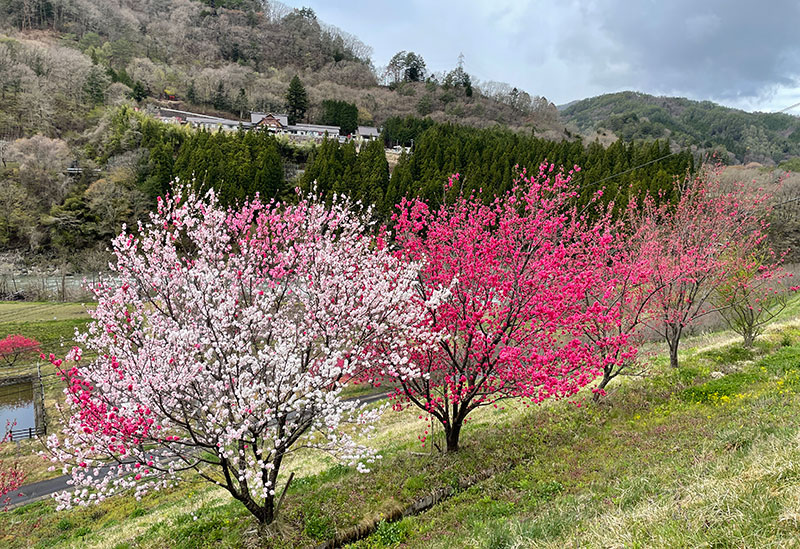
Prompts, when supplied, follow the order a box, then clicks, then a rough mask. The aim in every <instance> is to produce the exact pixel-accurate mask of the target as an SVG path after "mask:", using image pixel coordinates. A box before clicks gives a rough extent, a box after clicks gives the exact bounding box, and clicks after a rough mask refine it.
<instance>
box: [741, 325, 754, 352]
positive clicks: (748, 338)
mask: <svg viewBox="0 0 800 549" xmlns="http://www.w3.org/2000/svg"><path fill="white" fill-rule="evenodd" d="M742 337H743V338H744V342H743V343H742V347H744V348H745V349H749V348H751V347H752V346H753V343H755V341H756V335H755V334H754V333H753V330H750V329H747V328H745V330H744V333H742Z"/></svg>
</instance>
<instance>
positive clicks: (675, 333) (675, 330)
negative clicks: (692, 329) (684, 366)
mask: <svg viewBox="0 0 800 549" xmlns="http://www.w3.org/2000/svg"><path fill="white" fill-rule="evenodd" d="M682 331H683V327H682V326H680V325H677V326H675V325H669V326H667V330H666V340H667V345H668V346H669V365H670V366H672V367H673V368H677V367H678V344H679V343H680V341H681V332H682Z"/></svg>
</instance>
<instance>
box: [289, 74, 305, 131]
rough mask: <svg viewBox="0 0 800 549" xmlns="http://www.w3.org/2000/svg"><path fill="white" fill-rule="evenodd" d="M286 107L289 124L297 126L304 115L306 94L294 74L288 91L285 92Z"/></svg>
mask: <svg viewBox="0 0 800 549" xmlns="http://www.w3.org/2000/svg"><path fill="white" fill-rule="evenodd" d="M286 106H287V111H288V114H289V124H297V123H298V122H299V121H301V120H302V119H303V117H304V116H305V115H306V110H307V109H308V94H307V93H306V88H305V87H304V86H303V83H302V82H301V81H300V78H298V76H297V75H296V74H295V75H294V78H292V81H291V82H290V83H289V90H288V91H287V92H286Z"/></svg>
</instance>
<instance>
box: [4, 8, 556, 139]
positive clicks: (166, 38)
mask: <svg viewBox="0 0 800 549" xmlns="http://www.w3.org/2000/svg"><path fill="white" fill-rule="evenodd" d="M371 53H372V50H371V48H370V47H369V46H367V45H365V44H364V43H362V42H361V41H360V40H359V39H358V38H356V37H355V36H353V35H351V34H349V33H347V32H346V31H344V30H341V29H338V28H336V27H333V26H331V25H328V24H326V23H325V22H323V21H321V20H319V19H318V18H317V16H316V14H315V13H314V12H313V11H312V10H310V9H307V8H303V9H291V8H289V7H287V6H285V5H283V4H281V3H280V2H273V1H268V0H204V1H198V0H25V1H21V0H0V74H2V79H1V80H0V83H2V90H0V91H1V92H2V93H0V139H2V138H18V137H24V136H30V135H32V134H35V133H41V134H44V135H47V136H49V137H65V136H69V135H70V132H83V131H85V130H86V129H87V127H90V126H91V124H92V122H96V120H97V117H93V116H92V115H93V114H96V113H95V109H97V108H98V107H101V108H102V107H103V106H107V105H114V104H118V103H120V102H122V101H129V100H135V101H136V102H138V103H140V104H141V103H142V102H150V101H154V100H163V99H171V100H174V101H173V103H172V105H173V106H175V107H179V108H183V109H186V110H194V111H196V110H199V111H202V112H205V113H206V114H221V115H223V116H228V117H231V116H234V117H240V118H241V117H245V118H246V117H247V116H248V111H249V110H258V111H279V112H284V109H285V108H286V90H287V87H288V85H289V82H290V80H291V79H292V77H293V76H294V75H295V74H297V75H298V76H299V77H300V79H301V80H302V82H303V84H304V85H305V89H306V90H307V92H308V103H309V104H308V110H307V112H306V114H305V120H304V121H308V122H312V123H313V122H318V121H319V119H320V118H321V117H322V114H323V113H322V103H323V101H325V100H338V101H346V102H348V103H351V104H354V105H355V107H357V110H358V123H359V124H364V125H376V126H380V125H381V124H382V123H383V122H384V121H385V120H386V119H387V118H390V117H392V116H408V115H417V116H430V117H431V118H433V119H434V120H437V121H442V122H445V121H449V122H458V123H462V124H467V125H470V126H476V127H486V126H492V125H497V124H501V125H505V126H508V127H511V128H519V129H527V130H528V131H529V130H531V129H533V130H535V131H536V132H537V134H538V135H544V136H547V137H551V138H555V139H560V138H563V137H565V134H564V128H563V125H562V124H561V122H560V120H559V118H558V112H557V110H556V108H555V106H554V105H552V104H551V103H549V102H547V101H546V100H544V99H543V98H539V97H532V96H531V95H529V94H527V93H525V92H524V91H522V90H518V89H517V88H512V87H511V86H509V85H507V84H503V83H498V82H487V83H483V84H479V83H478V82H477V81H476V80H475V78H474V77H473V76H471V75H469V73H468V72H467V67H468V60H467V61H466V62H465V63H461V62H459V61H458V60H456V59H454V60H453V69H452V70H450V71H444V72H443V73H439V74H432V73H431V72H430V71H428V70H427V69H426V67H425V63H424V59H423V58H422V56H420V55H418V54H415V53H414V52H405V51H403V52H398V55H397V56H395V59H393V60H392V63H391V64H390V67H387V68H376V67H374V66H373V64H372V61H371V58H370V57H371ZM387 69H388V70H387Z"/></svg>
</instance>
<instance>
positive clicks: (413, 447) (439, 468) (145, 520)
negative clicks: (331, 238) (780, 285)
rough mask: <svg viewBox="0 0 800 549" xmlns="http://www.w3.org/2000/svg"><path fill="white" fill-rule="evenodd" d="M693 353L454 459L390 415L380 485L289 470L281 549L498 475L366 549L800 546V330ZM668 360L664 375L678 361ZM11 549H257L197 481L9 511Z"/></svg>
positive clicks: (236, 510) (233, 510)
mask: <svg viewBox="0 0 800 549" xmlns="http://www.w3.org/2000/svg"><path fill="white" fill-rule="evenodd" d="M708 343H710V345H709V344H708ZM694 345H695V347H696V348H695V349H693V350H689V351H688V352H686V353H685V354H684V356H683V360H684V365H683V366H682V368H681V369H680V370H679V371H668V370H666V369H661V370H660V371H656V372H655V373H654V375H653V376H652V377H649V378H646V379H644V380H637V381H633V382H630V383H626V384H622V386H620V387H619V388H618V389H617V391H616V392H615V393H614V394H613V395H611V396H610V398H609V399H608V400H607V402H605V403H604V404H602V405H588V406H581V407H576V406H574V405H571V404H568V403H566V402H562V403H555V404H550V405H546V406H543V407H541V408H537V409H534V410H527V409H526V408H525V407H524V406H521V405H517V406H511V407H509V408H508V409H506V410H504V411H501V412H495V411H491V412H489V411H487V412H486V413H482V414H478V415H477V417H476V418H475V420H474V422H473V424H472V425H471V426H469V427H468V428H467V430H466V431H465V432H464V435H463V437H464V438H463V441H464V447H463V450H462V451H461V452H460V453H459V454H458V455H456V456H441V455H438V454H437V453H430V452H427V451H425V450H424V449H423V448H421V447H420V446H419V443H418V442H417V441H416V436H417V435H418V434H419V433H420V429H421V426H422V422H419V421H413V420H414V419H415V416H414V415H413V414H411V413H405V414H389V415H387V416H386V417H385V419H384V425H382V426H381V433H380V435H378V437H377V439H376V440H375V441H374V443H375V444H376V445H377V446H379V447H381V448H384V452H383V453H384V459H383V461H382V463H380V464H379V465H378V466H377V467H376V468H375V470H374V472H373V473H372V474H370V475H359V474H357V473H355V472H354V471H353V470H352V469H350V468H346V467H341V466H332V463H331V462H330V461H329V460H327V459H324V458H319V457H313V456H310V455H299V456H297V457H296V458H295V460H294V462H293V463H292V464H291V466H293V467H294V468H295V469H297V470H298V472H299V474H300V476H301V479H300V480H299V481H297V482H296V483H295V484H294V485H293V486H292V488H291V489H290V491H289V496H288V497H287V502H286V504H285V507H284V510H283V514H282V518H281V521H280V525H279V531H280V532H281V536H280V541H273V543H272V545H273V546H277V547H292V546H305V545H308V544H311V543H314V542H315V541H316V540H320V539H325V538H326V537H328V536H330V535H331V534H332V533H333V532H334V531H335V530H337V529H343V528H346V527H348V526H350V525H353V524H357V523H358V522H360V521H361V520H363V519H364V518H370V517H375V516H379V515H380V513H382V512H383V513H386V512H387V511H389V510H390V509H392V508H393V507H395V506H398V505H405V504H407V503H409V502H410V501H413V500H415V499H417V498H419V497H421V496H423V495H425V494H427V493H429V492H430V490H432V489H434V488H436V487H440V486H445V485H452V483H453V482H454V481H455V480H456V479H457V478H463V477H464V476H466V475H469V474H472V473H475V472H479V471H483V470H485V469H487V468H493V469H496V470H497V472H496V474H494V476H493V477H492V478H490V479H488V480H486V481H483V482H480V483H478V484H476V485H475V486H473V487H472V488H469V489H467V490H465V491H462V492H460V493H459V494H458V495H456V496H455V497H454V498H452V499H451V500H449V501H447V502H444V503H441V504H439V505H438V506H436V507H435V508H434V509H433V510H431V511H429V512H427V513H425V514H423V515H420V516H419V517H415V518H410V519H405V520H404V521H402V522H400V523H396V524H384V525H382V526H381V528H380V529H379V531H378V533H377V534H375V535H373V536H372V537H371V538H370V539H368V540H365V541H363V542H361V543H359V544H358V545H357V546H358V547H388V546H394V545H397V543H401V544H402V545H403V546H408V547H440V546H442V547H444V546H447V547H453V546H457V547H462V546H466V547H515V546H525V547H528V546H542V547H557V546H567V547H572V546H581V547H585V546H589V547H595V546H597V547H607V546H626V547H636V546H641V547H644V546H692V547H694V546H700V545H704V544H710V545H716V546H760V547H768V546H792V544H793V543H795V542H794V540H795V538H797V537H798V536H800V523H798V520H800V504H798V496H800V465H797V464H799V463H800V445H799V444H798V442H800V441H799V440H798V422H797V419H796V417H797V414H796V410H797V407H798V405H800V394H798V391H800V330H798V328H797V327H796V326H793V325H786V326H783V327H782V328H781V329H780V330H776V331H773V333H772V334H770V335H769V336H768V337H766V338H764V340H763V341H761V342H760V343H759V347H758V348H757V349H756V350H755V352H750V351H746V350H744V349H742V348H741V347H740V346H738V345H737V344H732V343H730V342H729V341H725V340H724V339H723V336H715V337H713V338H702V339H698V340H695V342H694ZM700 345H702V346H703V347H705V348H699V346H700ZM653 363H654V364H655V365H656V366H654V368H655V369H656V370H659V368H662V366H661V365H663V363H664V361H663V360H660V359H656V360H654V361H653ZM712 372H722V373H725V374H726V375H725V376H724V377H722V378H720V379H714V377H715V376H716V375H717V374H715V375H714V376H712ZM315 472H318V473H317V474H316V475H313V473H315ZM0 543H2V544H4V545H7V546H9V547H24V546H31V545H33V546H40V547H51V546H52V547H77V546H87V545H88V546H100V547H151V546H162V547H241V546H248V545H253V544H255V543H256V538H255V527H254V524H253V522H252V521H251V520H250V518H249V517H248V516H247V513H246V511H243V509H242V508H241V507H240V506H239V505H238V504H237V503H235V502H232V501H231V500H230V498H229V497H228V496H227V495H226V494H225V493H224V492H222V491H221V490H218V489H213V488H208V487H206V486H205V485H203V484H201V483H188V484H186V485H184V486H182V487H180V488H178V489H176V490H174V491H172V492H166V493H160V494H155V495H151V496H147V497H145V498H144V499H143V500H142V501H141V502H136V501H135V500H134V499H133V498H127V499H122V498H116V499H114V500H112V501H108V502H105V503H103V504H101V505H99V506H97V507H93V508H88V509H79V510H73V511H64V512H55V511H54V507H53V504H52V502H49V501H47V502H40V503H37V504H33V505H29V506H26V507H24V508H21V509H18V510H15V511H12V512H10V513H9V514H7V515H5V516H3V517H0Z"/></svg>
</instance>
